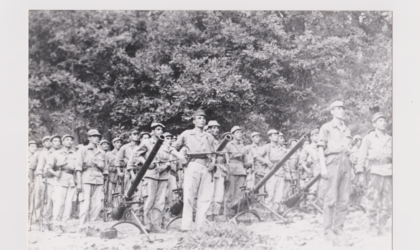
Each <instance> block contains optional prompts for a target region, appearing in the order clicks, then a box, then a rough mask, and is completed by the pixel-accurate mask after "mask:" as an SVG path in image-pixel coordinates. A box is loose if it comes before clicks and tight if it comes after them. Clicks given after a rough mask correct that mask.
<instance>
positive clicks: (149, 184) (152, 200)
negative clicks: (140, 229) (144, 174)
mask: <svg viewBox="0 0 420 250" xmlns="http://www.w3.org/2000/svg"><path fill="white" fill-rule="evenodd" d="M143 185H144V186H145V191H146V194H145V195H146V196H147V198H146V199H145V202H144V208H143V209H144V211H143V212H144V222H145V224H146V225H147V224H151V223H153V224H158V225H160V222H157V221H151V213H150V212H151V210H152V209H155V208H156V209H158V210H159V212H160V213H163V209H164V208H165V198H166V192H167V189H168V180H159V179H152V178H147V179H145V180H144V184H143Z"/></svg>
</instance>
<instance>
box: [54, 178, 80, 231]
mask: <svg viewBox="0 0 420 250" xmlns="http://www.w3.org/2000/svg"><path fill="white" fill-rule="evenodd" d="M75 195H76V186H68V187H64V186H55V187H54V192H53V194H52V200H53V202H54V206H53V221H54V224H56V225H63V224H64V223H66V222H67V221H68V220H69V219H70V215H71V211H72V206H73V203H72V201H73V198H74V196H75Z"/></svg>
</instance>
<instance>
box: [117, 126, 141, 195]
mask: <svg viewBox="0 0 420 250" xmlns="http://www.w3.org/2000/svg"><path fill="white" fill-rule="evenodd" d="M139 145H140V135H139V131H138V130H137V129H135V128H133V129H132V130H131V131H130V143H128V144H125V145H124V146H122V147H121V148H120V151H118V154H117V158H116V159H115V166H116V167H117V173H118V176H124V192H126V191H128V190H129V189H130V187H131V180H130V179H131V176H130V173H129V172H128V171H127V162H128V159H130V156H131V153H132V152H133V149H134V148H135V147H137V146H139ZM121 192H122V190H121Z"/></svg>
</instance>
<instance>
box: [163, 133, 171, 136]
mask: <svg viewBox="0 0 420 250" xmlns="http://www.w3.org/2000/svg"><path fill="white" fill-rule="evenodd" d="M163 136H165V137H172V134H171V133H169V132H165V133H163Z"/></svg>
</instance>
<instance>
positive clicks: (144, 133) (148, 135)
mask: <svg viewBox="0 0 420 250" xmlns="http://www.w3.org/2000/svg"><path fill="white" fill-rule="evenodd" d="M149 138H150V134H149V133H148V132H144V131H142V132H141V133H140V142H142V141H143V140H146V139H149Z"/></svg>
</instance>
